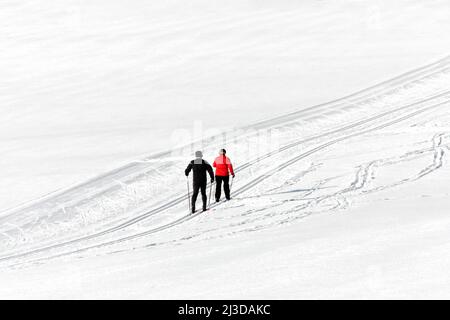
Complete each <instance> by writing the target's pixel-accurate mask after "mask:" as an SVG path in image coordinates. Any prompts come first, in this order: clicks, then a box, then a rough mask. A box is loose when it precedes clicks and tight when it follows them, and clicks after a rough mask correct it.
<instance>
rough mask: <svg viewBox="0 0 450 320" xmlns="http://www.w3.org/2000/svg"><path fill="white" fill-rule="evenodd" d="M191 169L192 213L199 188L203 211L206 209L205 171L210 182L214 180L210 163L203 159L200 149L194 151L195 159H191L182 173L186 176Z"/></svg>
mask: <svg viewBox="0 0 450 320" xmlns="http://www.w3.org/2000/svg"><path fill="white" fill-rule="evenodd" d="M191 170H192V171H193V172H194V179H193V186H194V188H193V189H194V193H193V194H192V213H194V212H195V202H196V201H197V196H198V192H199V190H201V191H202V200H203V211H206V201H207V197H206V184H207V180H206V178H207V177H206V172H208V173H209V177H210V178H211V183H213V182H214V172H213V169H212V167H211V165H210V164H209V163H208V162H207V161H205V160H203V153H202V152H201V151H197V152H196V153H195V159H194V160H192V161H191V162H190V163H189V165H188V166H187V168H186V170H185V171H184V173H185V174H186V177H188V176H189V173H190V172H191Z"/></svg>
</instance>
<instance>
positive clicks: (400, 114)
mask: <svg viewBox="0 0 450 320" xmlns="http://www.w3.org/2000/svg"><path fill="white" fill-rule="evenodd" d="M448 63H449V58H448V57H447V58H445V59H443V60H440V61H439V62H437V63H433V64H430V65H428V66H426V67H424V68H420V69H416V70H414V71H412V72H408V73H406V74H404V75H402V76H399V77H396V78H394V79H392V80H389V81H386V82H383V83H380V84H378V85H376V86H373V87H370V88H368V89H365V90H362V91H359V92H357V93H355V94H352V95H349V96H347V97H344V98H341V99H337V100H335V101H332V102H329V103H325V104H321V105H317V106H314V107H311V108H307V109H303V110H301V111H298V112H294V113H291V114H288V115H285V116H282V117H278V118H275V119H272V120H265V121H262V122H260V123H257V124H254V125H250V126H248V127H246V128H253V129H254V128H257V129H268V128H272V127H277V126H278V127H279V126H283V125H286V124H289V123H290V122H292V121H294V120H298V119H302V118H303V117H310V116H314V115H315V114H318V113H320V112H321V111H323V110H324V109H326V110H328V109H329V108H330V109H332V110H334V109H335V108H339V107H346V106H348V105H352V104H355V103H357V102H360V101H364V99H368V98H371V97H376V96H379V95H382V94H384V93H389V92H392V91H395V90H399V88H403V87H407V86H409V85H411V83H417V82H420V81H422V80H423V79H425V78H432V77H434V76H435V75H439V74H441V73H443V72H448V70H449V69H448V68H449V66H448ZM449 102H450V91H449V90H438V91H437V92H434V94H432V95H428V96H424V97H422V98H421V99H417V100H414V101H410V102H408V103H406V104H404V105H400V106H398V105H393V106H392V109H390V110H388V111H385V112H380V113H378V114H376V115H372V116H370V117H367V118H362V119H359V120H356V121H351V122H350V123H347V124H344V125H342V126H340V127H338V128H335V129H332V130H329V131H327V132H325V133H321V134H318V135H314V136H310V137H307V138H300V139H297V140H295V141H293V142H289V143H288V144H286V145H283V146H282V147H280V148H279V149H278V150H277V151H275V152H269V153H266V154H264V155H262V156H259V157H258V158H256V159H250V160H249V161H247V162H245V163H243V164H240V165H239V166H238V167H237V168H236V172H237V173H239V172H242V171H244V170H246V169H248V168H251V167H252V166H253V165H254V164H255V163H257V162H259V161H262V160H265V159H270V158H271V157H273V156H275V155H279V154H280V153H282V152H285V151H288V150H290V149H292V148H294V147H297V146H300V145H302V144H305V143H306V142H308V143H311V142H315V141H317V142H316V144H317V145H315V146H313V147H309V148H308V149H307V150H306V151H304V152H301V153H299V154H297V155H295V156H294V157H291V158H289V159H288V160H286V161H284V162H282V163H279V164H278V165H277V166H276V167H275V168H274V169H270V170H268V171H266V172H264V173H262V174H259V175H258V176H256V177H254V178H253V179H252V180H251V181H249V182H247V183H245V184H244V185H238V186H237V189H235V190H234V191H233V196H238V195H241V194H243V193H244V192H247V191H249V190H250V189H252V188H254V187H255V186H257V185H258V184H259V183H261V182H262V181H264V180H266V179H267V178H268V177H270V176H272V175H273V174H274V173H276V172H278V171H279V170H283V169H286V168H288V167H290V166H292V165H293V164H295V163H296V162H298V161H300V160H302V159H304V158H306V157H308V156H310V155H312V154H314V153H317V152H319V151H321V150H323V149H325V148H327V147H329V146H331V145H334V144H337V143H339V142H341V141H344V140H347V139H350V138H354V137H357V136H361V135H364V134H367V133H370V132H373V131H376V130H381V129H384V128H386V127H389V126H393V125H395V124H398V123H401V122H403V121H405V120H408V119H410V118H413V117H416V116H418V115H420V114H423V113H425V112H427V111H432V110H435V109H438V108H440V107H443V106H445V105H447V104H448V103H449ZM324 138H327V139H326V140H325V141H324V142H322V141H321V139H324ZM169 155H170V151H167V152H163V153H160V154H157V155H153V156H150V157H148V158H146V159H144V160H143V161H142V162H137V163H131V164H129V165H127V166H124V167H122V168H119V169H117V170H114V171H112V172H110V173H107V174H104V175H102V176H100V177H98V178H95V179H93V180H90V181H88V182H86V183H84V184H81V185H79V186H75V187H73V188H70V189H68V190H66V191H63V192H60V193H58V194H55V195H50V196H49V197H46V198H44V199H40V200H39V201H37V202H35V203H32V204H29V205H26V206H24V207H22V208H18V209H16V210H10V211H9V212H7V213H4V214H2V216H1V218H0V222H2V223H4V222H7V221H8V217H11V216H15V215H17V214H21V213H26V212H28V211H29V210H31V209H33V210H36V209H38V208H40V207H41V206H46V205H47V201H49V200H51V201H52V202H60V201H61V202H64V201H70V202H71V205H76V204H77V202H82V201H87V199H92V198H95V197H97V196H99V195H100V194H104V193H106V192H109V191H110V190H111V189H114V188H119V187H120V186H118V185H117V183H116V182H115V181H116V180H121V181H127V180H129V179H136V178H137V177H139V176H141V175H142V174H144V173H145V172H146V170H147V169H146V167H145V161H149V160H151V159H157V158H158V157H164V156H169ZM143 164H144V165H143ZM143 167H144V168H143ZM85 189H94V190H93V191H90V192H86V193H84V192H83V190H85ZM185 200H186V196H185V195H184V194H183V195H179V196H178V197H176V198H175V199H173V200H170V201H167V202H166V203H164V204H162V205H160V206H156V207H155V208H153V209H151V210H148V211H145V212H143V213H141V214H138V215H137V216H136V217H133V218H131V219H129V220H127V221H125V222H122V223H120V224H117V225H115V226H113V227H110V228H107V229H105V230H102V231H99V232H96V233H93V234H90V235H87V236H84V237H77V238H75V239H71V240H69V241H63V242H60V243H57V244H54V245H48V246H45V245H43V246H42V247H38V248H35V249H31V250H25V251H22V252H20V251H19V252H13V253H11V254H8V255H5V256H3V257H1V258H0V261H1V262H5V263H8V262H12V263H14V262H15V261H14V260H15V259H18V258H26V257H31V260H27V261H26V262H30V261H35V260H33V256H34V255H37V254H40V253H48V255H46V256H44V257H39V258H37V259H36V260H42V259H49V258H53V257H60V256H63V255H69V254H73V253H79V252H82V251H86V250H89V249H93V248H98V247H104V246H108V245H113V244H117V243H120V242H125V241H129V240H133V239H136V238H139V237H144V236H148V235H151V234H154V233H157V232H160V231H162V230H166V229H169V228H171V227H174V226H177V225H180V224H182V223H184V222H186V221H189V220H192V219H194V218H196V217H197V216H199V215H200V214H201V213H198V214H194V215H184V216H182V217H181V218H178V219H175V220H174V221H171V222H169V223H166V224H163V225H161V226H158V227H156V228H150V229H148V230H145V231H143V232H137V233H134V234H131V235H126V236H123V235H119V236H118V237H117V238H115V239H107V240H106V239H99V240H100V241H98V243H94V244H85V245H84V246H83V245H82V244H83V243H84V242H87V241H88V240H95V239H97V238H101V237H102V236H105V235H109V234H114V233H115V232H117V231H120V230H123V229H125V228H128V227H130V226H133V225H134V224H136V223H138V222H140V221H143V220H144V219H147V218H149V217H151V216H154V215H156V214H158V213H161V212H163V211H166V210H168V209H170V208H173V207H175V206H177V205H179V204H181V203H183V202H184V201H185ZM217 205H220V203H219V204H217ZM217 205H216V204H214V205H213V207H216V206H217ZM75 244H76V246H75ZM71 246H74V247H76V248H70V247H71ZM60 248H68V250H65V251H63V252H53V251H56V249H60Z"/></svg>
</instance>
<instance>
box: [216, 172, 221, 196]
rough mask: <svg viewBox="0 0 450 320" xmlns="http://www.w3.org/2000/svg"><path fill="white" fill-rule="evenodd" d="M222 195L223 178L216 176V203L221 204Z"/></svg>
mask: <svg viewBox="0 0 450 320" xmlns="http://www.w3.org/2000/svg"><path fill="white" fill-rule="evenodd" d="M221 193H222V177H220V176H216V201H217V202H219V200H220V194H221Z"/></svg>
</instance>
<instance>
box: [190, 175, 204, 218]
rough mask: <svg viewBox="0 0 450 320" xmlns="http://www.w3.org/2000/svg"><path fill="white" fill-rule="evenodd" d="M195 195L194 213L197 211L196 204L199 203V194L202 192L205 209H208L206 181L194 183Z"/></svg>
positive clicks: (193, 198)
mask: <svg viewBox="0 0 450 320" xmlns="http://www.w3.org/2000/svg"><path fill="white" fill-rule="evenodd" d="M193 189H194V193H193V194H192V212H194V211H195V202H196V201H197V196H198V192H199V191H200V190H201V192H202V201H203V209H204V210H205V209H206V200H207V198H206V180H205V181H200V182H197V181H194V188H193Z"/></svg>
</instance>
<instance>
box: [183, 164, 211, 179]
mask: <svg viewBox="0 0 450 320" xmlns="http://www.w3.org/2000/svg"><path fill="white" fill-rule="evenodd" d="M191 170H192V171H193V172H194V183H196V184H197V183H206V172H208V173H209V176H210V178H211V180H214V172H213V169H212V167H211V165H210V164H209V163H208V162H207V161H205V160H203V159H200V158H197V159H195V160H192V161H191V162H190V163H189V165H188V166H187V168H186V170H185V171H184V173H185V174H186V176H188V175H189V172H191Z"/></svg>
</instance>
